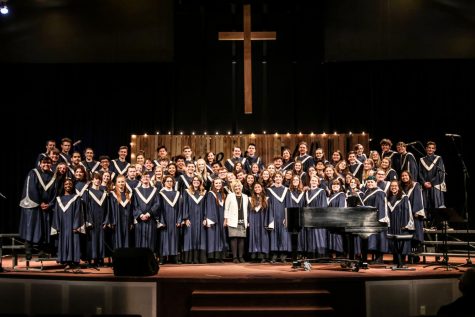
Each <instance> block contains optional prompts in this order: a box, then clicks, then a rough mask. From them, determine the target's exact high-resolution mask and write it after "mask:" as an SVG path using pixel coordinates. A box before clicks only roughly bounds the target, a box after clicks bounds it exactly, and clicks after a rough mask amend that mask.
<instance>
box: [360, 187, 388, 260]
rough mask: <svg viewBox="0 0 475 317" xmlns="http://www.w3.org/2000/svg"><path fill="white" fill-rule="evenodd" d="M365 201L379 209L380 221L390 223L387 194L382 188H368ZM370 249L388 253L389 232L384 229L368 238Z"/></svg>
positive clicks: (366, 203) (366, 204)
mask: <svg viewBox="0 0 475 317" xmlns="http://www.w3.org/2000/svg"><path fill="white" fill-rule="evenodd" d="M363 202H364V204H365V206H371V207H375V208H376V209H378V221H379V222H385V223H387V224H388V225H390V222H389V217H388V209H387V203H386V194H385V193H384V192H383V191H382V190H381V189H380V188H376V189H368V190H366V192H365V195H364V198H363ZM368 250H372V251H377V252H382V253H387V252H388V238H387V232H386V231H383V232H380V233H375V234H372V235H370V236H369V238H368Z"/></svg>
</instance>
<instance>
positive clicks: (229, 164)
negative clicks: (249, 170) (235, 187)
mask: <svg viewBox="0 0 475 317" xmlns="http://www.w3.org/2000/svg"><path fill="white" fill-rule="evenodd" d="M237 162H240V163H241V164H242V166H245V165H246V159H245V158H243V157H241V148H240V147H238V146H235V147H234V148H233V157H232V158H229V159H227V160H226V162H224V167H226V169H227V170H228V172H232V171H234V164H236V163H237Z"/></svg>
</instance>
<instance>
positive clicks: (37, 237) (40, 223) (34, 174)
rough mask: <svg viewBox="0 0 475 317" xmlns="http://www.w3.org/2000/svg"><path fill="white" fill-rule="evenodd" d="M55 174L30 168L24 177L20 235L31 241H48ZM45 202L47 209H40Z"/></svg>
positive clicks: (54, 189)
mask: <svg viewBox="0 0 475 317" xmlns="http://www.w3.org/2000/svg"><path fill="white" fill-rule="evenodd" d="M55 180H56V178H55V176H54V175H53V173H52V172H50V171H47V172H43V171H42V170H41V169H39V168H34V169H32V170H31V171H30V172H29V173H28V176H27V177H26V180H25V184H24V186H23V191H22V195H21V201H20V207H21V216H20V227H19V233H20V237H21V238H22V239H24V240H26V241H29V242H33V243H49V242H50V230H51V222H52V219H53V216H52V215H51V210H52V207H53V205H54V200H55V197H56V186H55ZM41 203H47V204H48V205H49V206H50V207H49V208H48V211H46V212H45V211H43V210H41V208H40V206H41Z"/></svg>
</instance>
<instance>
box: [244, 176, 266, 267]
mask: <svg viewBox="0 0 475 317" xmlns="http://www.w3.org/2000/svg"><path fill="white" fill-rule="evenodd" d="M266 212H267V198H266V196H265V193H264V187H263V186H262V185H261V184H259V183H254V186H253V190H252V194H251V197H250V199H249V215H248V217H247V220H248V222H249V253H250V254H251V260H253V261H256V262H261V263H264V262H265V261H266V259H267V256H268V254H269V232H268V231H267V230H266V228H265V225H264V224H265V215H266Z"/></svg>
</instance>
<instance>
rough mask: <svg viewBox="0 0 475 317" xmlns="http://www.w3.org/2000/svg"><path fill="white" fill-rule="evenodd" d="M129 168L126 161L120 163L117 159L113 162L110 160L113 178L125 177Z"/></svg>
mask: <svg viewBox="0 0 475 317" xmlns="http://www.w3.org/2000/svg"><path fill="white" fill-rule="evenodd" d="M129 166H130V163H129V162H127V161H124V162H122V161H121V160H119V159H118V158H117V159H115V160H112V162H111V165H110V169H111V171H113V172H114V175H115V176H119V175H124V176H127V169H128V168H129ZM111 177H112V174H111Z"/></svg>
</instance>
